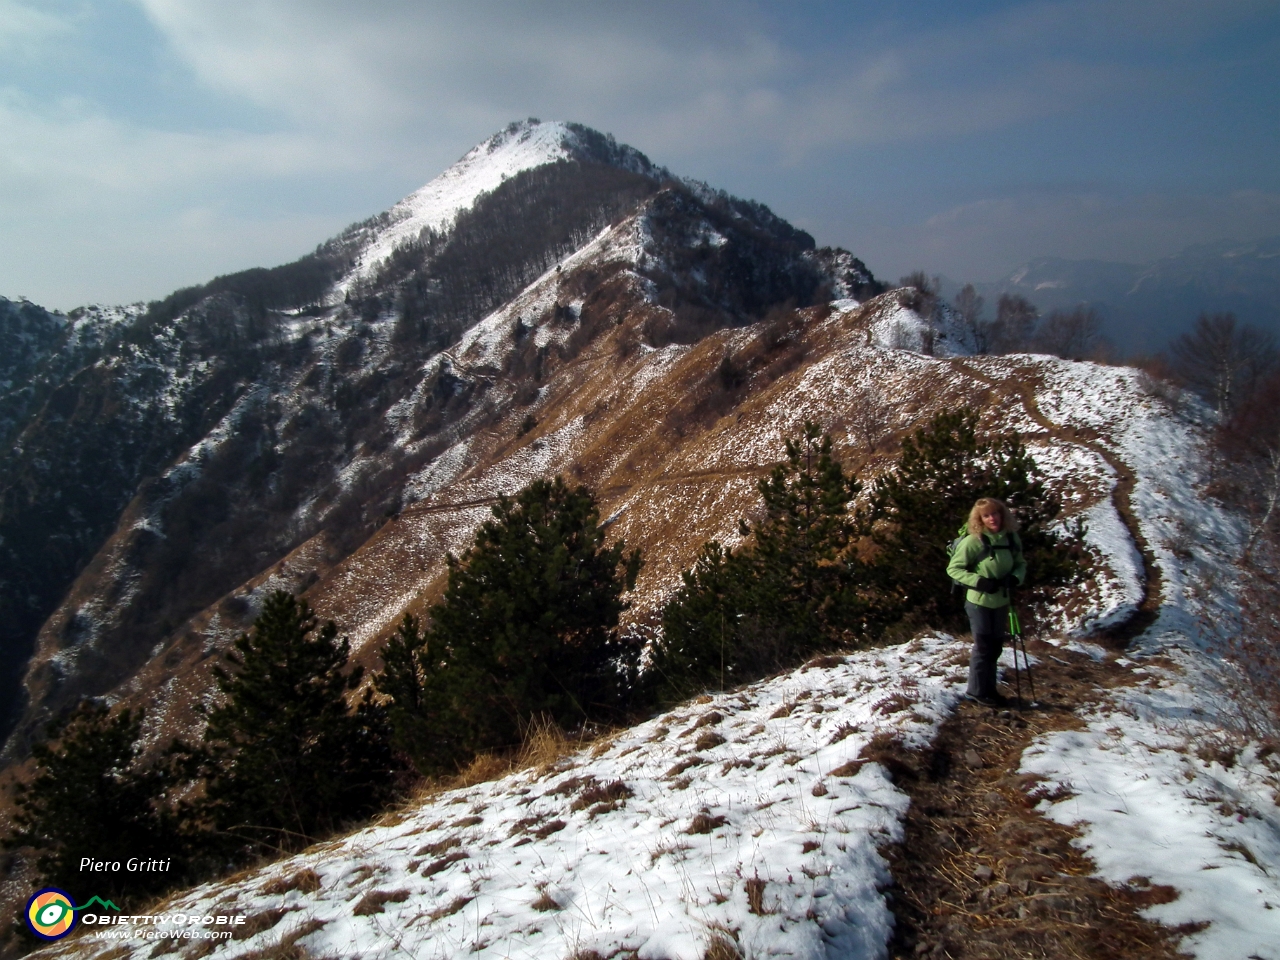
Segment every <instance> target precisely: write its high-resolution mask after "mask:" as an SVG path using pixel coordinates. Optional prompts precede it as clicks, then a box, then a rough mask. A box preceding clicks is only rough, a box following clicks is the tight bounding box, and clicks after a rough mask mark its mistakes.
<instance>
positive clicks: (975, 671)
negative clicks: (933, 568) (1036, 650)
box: [947, 497, 1027, 707]
mask: <svg viewBox="0 0 1280 960" xmlns="http://www.w3.org/2000/svg"><path fill="white" fill-rule="evenodd" d="M967 530H968V532H969V535H968V536H967V537H965V538H964V539H963V540H961V541H960V543H959V545H958V546H957V547H956V549H955V551H954V552H953V553H952V554H951V560H950V562H949V563H948V564H947V574H948V575H949V576H950V577H951V579H952V580H955V581H957V582H959V583H962V584H964V585H965V586H966V587H968V588H969V589H968V591H966V593H965V602H964V609H965V612H966V613H968V614H969V626H970V628H971V629H972V631H973V651H972V653H970V655H969V689H968V691H967V692H966V693H965V698H966V699H968V700H975V701H977V702H978V703H982V704H986V705H987V706H991V707H1002V706H1004V705H1005V703H1007V701H1006V700H1005V698H1004V697H1002V696H1001V695H1000V694H999V693H998V692H997V691H996V666H997V662H998V661H999V659H1000V651H1001V650H1002V649H1003V648H1004V639H1005V636H1006V635H1007V627H1008V623H1009V589H1010V588H1011V587H1016V586H1020V585H1021V584H1022V583H1023V582H1024V581H1025V580H1026V579H1027V562H1026V560H1024V559H1023V556H1022V541H1021V540H1020V539H1019V537H1018V521H1017V519H1016V518H1015V517H1014V515H1013V511H1011V510H1010V509H1009V507H1008V505H1007V504H1006V503H1005V502H1004V501H1003V500H997V499H995V498H994V497H983V498H982V499H980V500H979V501H978V502H977V503H975V504H974V505H973V509H972V510H970V511H969V523H968V525H967Z"/></svg>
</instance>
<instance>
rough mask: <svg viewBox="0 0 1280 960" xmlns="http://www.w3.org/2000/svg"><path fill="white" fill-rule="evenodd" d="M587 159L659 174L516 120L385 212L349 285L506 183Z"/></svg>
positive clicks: (573, 128) (546, 125) (569, 132)
mask: <svg viewBox="0 0 1280 960" xmlns="http://www.w3.org/2000/svg"><path fill="white" fill-rule="evenodd" d="M568 159H590V160H595V161H598V162H607V163H612V164H614V165H615V166H621V167H624V168H626V169H628V170H631V171H633V172H636V173H644V174H647V175H656V174H657V173H658V171H657V170H656V169H655V168H654V167H653V165H652V164H651V163H650V162H649V160H648V158H647V157H645V156H644V154H642V153H640V152H639V151H638V150H635V149H633V148H631V147H627V146H620V145H618V144H617V143H615V142H614V141H613V139H612V137H606V136H605V135H604V134H601V133H597V132H596V131H594V130H591V129H589V128H587V127H583V126H581V125H579V124H576V123H565V122H562V121H545V122H544V121H541V120H535V119H529V120H521V121H518V122H515V123H512V124H510V125H508V126H507V127H506V128H505V129H503V130H501V131H499V132H498V133H495V134H494V135H493V136H492V137H490V138H489V139H487V140H485V141H484V142H483V143H480V144H478V145H477V146H475V147H473V148H472V149H471V150H469V151H468V152H467V153H466V155H465V156H463V157H462V159H461V160H459V161H458V162H457V163H455V164H454V165H453V166H451V167H449V169H447V170H445V171H444V173H442V174H440V175H439V176H438V177H436V178H435V179H434V180H432V181H431V182H430V183H428V184H427V185H426V186H424V187H421V188H419V189H417V190H415V191H414V192H413V193H411V194H409V196H407V197H405V198H404V199H403V200H401V201H400V202H399V203H397V204H396V205H395V206H394V207H392V208H391V209H390V210H389V211H388V217H389V220H390V222H389V224H388V225H387V226H386V227H384V228H382V229H381V230H379V231H378V233H377V234H376V236H375V238H374V239H373V240H372V242H370V243H369V244H368V245H367V246H366V247H365V249H364V251H363V252H362V253H361V254H360V257H359V259H358V261H357V264H356V267H355V269H354V270H353V271H352V273H351V275H350V277H349V278H348V282H350V281H351V280H356V279H360V278H363V277H367V276H370V275H371V274H372V273H374V272H375V271H376V270H377V268H378V267H379V266H380V265H381V264H382V263H384V262H385V261H386V259H387V258H388V257H389V256H391V254H392V253H393V252H394V251H395V249H396V248H397V247H399V246H401V245H402V244H404V243H406V242H408V241H410V240H413V239H416V238H417V237H418V236H419V235H420V234H421V233H422V231H423V230H427V229H429V230H434V231H445V230H447V229H448V228H449V227H450V226H452V224H453V222H454V220H455V219H456V218H457V216H458V214H459V213H461V212H462V211H464V210H467V209H469V208H470V207H471V206H472V205H473V204H474V203H475V202H476V199H477V198H478V197H479V196H480V195H481V194H482V193H485V192H487V191H490V190H494V189H496V188H497V187H499V186H500V185H501V184H502V182H503V181H504V180H506V179H507V178H508V177H512V176H515V175H516V174H518V173H520V172H521V171H524V170H532V169H534V168H535V167H540V166H543V165H544V164H548V163H555V162H556V161H558V160H568Z"/></svg>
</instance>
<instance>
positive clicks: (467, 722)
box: [378, 477, 640, 772]
mask: <svg viewBox="0 0 1280 960" xmlns="http://www.w3.org/2000/svg"><path fill="white" fill-rule="evenodd" d="M624 553H625V546H624V544H622V543H621V542H619V543H616V544H614V545H613V546H612V547H605V545H604V528H603V527H602V526H601V525H600V514H599V510H598V508H597V506H596V501H595V497H594V496H592V494H591V492H590V491H589V490H587V488H586V487H582V486H579V487H577V488H574V489H571V488H570V487H569V486H568V485H567V484H565V482H564V481H563V480H562V479H561V478H560V477H556V478H555V479H554V480H552V481H547V480H537V481H534V482H533V483H532V484H530V485H529V486H528V487H526V488H525V489H524V490H523V491H521V493H520V494H519V495H517V496H516V498H515V499H514V500H513V499H510V498H506V497H504V498H502V500H501V501H500V502H499V503H498V504H497V505H496V506H495V507H494V508H493V519H492V520H488V521H486V522H485V523H483V524H481V526H480V529H479V530H478V531H477V532H476V536H475V542H474V543H473V545H472V546H471V548H470V549H469V550H468V551H467V552H466V554H464V555H463V557H462V559H461V560H458V559H455V558H453V557H450V558H449V582H448V586H447V588H446V591H445V596H444V599H443V600H442V601H441V602H440V603H438V604H436V605H435V606H434V607H432V608H431V611H430V621H431V626H430V628H429V629H428V630H427V631H426V632H425V633H423V632H421V631H420V630H419V626H418V624H417V623H416V621H414V620H413V618H406V620H405V622H404V623H402V624H401V627H400V630H399V631H398V633H397V635H396V637H395V638H393V640H392V641H391V642H390V643H389V644H388V647H387V649H386V651H384V662H385V664H386V669H385V671H384V673H383V674H382V676H381V677H380V678H379V681H378V687H379V690H380V692H382V693H384V694H386V695H388V696H389V697H390V698H391V700H392V706H391V710H390V714H391V719H392V724H393V726H394V728H395V731H396V737H397V742H398V743H399V744H400V745H401V746H402V748H403V749H404V750H405V751H406V752H407V753H408V754H409V756H410V757H411V758H412V759H413V761H414V764H415V765H416V766H417V767H418V769H419V770H421V771H423V772H437V771H439V770H441V769H447V768H448V766H449V765H450V764H451V763H456V762H458V761H461V760H463V759H465V758H466V757H468V756H470V755H471V754H473V753H475V752H476V751H478V750H483V749H489V748H494V747H504V746H508V745H512V744H514V743H516V742H518V741H519V738H520V732H521V729H522V727H523V726H524V725H525V724H527V723H528V722H529V720H530V719H532V718H533V717H536V716H544V717H547V718H549V719H551V720H553V721H554V722H556V723H557V724H559V725H561V726H564V727H573V726H577V725H580V724H581V723H583V722H584V721H586V720H592V719H598V718H602V717H607V716H611V715H613V714H614V713H615V712H616V711H617V710H618V709H619V708H620V707H621V706H622V705H623V703H624V702H625V699H626V696H627V692H628V689H629V687H630V685H631V683H632V682H633V680H634V677H635V673H636V665H637V662H638V657H639V651H638V649H637V646H636V645H635V644H633V643H629V642H626V641H624V640H623V639H621V638H620V637H619V636H618V631H617V624H618V618H619V615H620V614H621V613H622V611H623V610H625V609H626V603H625V602H624V601H623V600H622V594H623V593H624V592H625V591H627V590H630V589H632V588H633V587H634V585H635V578H636V575H637V573H638V572H639V569H640V552H639V551H638V550H637V551H633V552H632V553H631V554H630V555H629V556H625V557H624Z"/></svg>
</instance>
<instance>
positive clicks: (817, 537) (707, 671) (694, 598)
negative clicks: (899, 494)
mask: <svg viewBox="0 0 1280 960" xmlns="http://www.w3.org/2000/svg"><path fill="white" fill-rule="evenodd" d="M819 434H820V430H819V428H818V426H817V425H816V424H814V423H806V424H805V426H804V433H803V435H802V437H801V438H800V439H799V440H788V441H787V444H786V452H787V460H786V462H785V463H782V464H779V465H778V466H776V467H775V468H774V469H773V472H772V473H771V474H770V475H769V477H767V478H766V479H764V480H762V481H760V484H759V490H760V495H761V497H762V498H763V500H764V508H765V517H764V519H763V520H762V521H761V522H759V523H757V524H750V523H748V522H747V521H745V520H744V521H741V526H740V532H741V533H742V535H743V537H744V539H745V540H746V543H745V544H744V546H742V547H741V548H740V549H738V550H737V551H733V550H727V549H725V548H724V547H723V546H721V545H720V544H719V543H716V542H714V541H713V542H710V543H707V544H706V545H704V547H703V550H702V554H701V555H700V556H699V558H698V561H697V563H695V564H694V567H693V569H691V570H689V571H686V572H685V573H684V574H683V575H682V577H683V584H682V585H681V587H680V589H679V590H677V591H676V594H675V596H674V597H672V599H671V601H670V602H669V603H668V604H667V606H666V607H665V608H664V610H663V616H662V625H663V638H662V642H661V643H660V644H659V645H658V646H657V648H656V649H655V651H654V657H653V664H652V667H653V669H652V671H651V676H652V682H653V683H654V684H655V686H656V688H657V693H658V696H659V697H660V698H662V699H668V700H671V699H680V698H682V697H684V696H687V695H689V694H690V693H693V692H695V691H697V690H699V689H702V688H704V687H707V686H713V687H714V686H719V687H723V686H725V685H726V684H731V683H744V682H747V681H749V680H753V679H756V678H758V677H760V676H763V675H765V674H767V673H769V672H770V671H772V670H776V669H779V668H781V667H785V666H788V665H791V664H793V663H797V662H799V661H800V660H802V659H804V657H806V656H808V655H809V654H811V653H813V652H814V651H815V650H817V649H820V648H823V647H831V646H837V645H847V644H850V643H853V642H856V638H857V636H858V635H859V633H860V632H861V631H862V630H863V629H864V627H865V618H866V616H867V615H868V613H869V611H870V606H869V604H868V595H867V593H866V591H865V589H864V586H865V580H866V573H867V571H866V569H865V567H864V565H863V564H862V563H861V561H860V560H859V559H858V556H857V553H856V546H857V542H858V539H859V534H860V527H859V518H858V517H857V516H856V515H854V514H852V513H851V512H850V510H849V505H850V504H851V503H852V501H853V500H854V499H855V498H856V497H857V496H858V493H859V491H860V490H861V485H860V484H859V482H858V481H857V479H855V478H853V477H850V476H848V475H846V474H845V472H844V469H843V467H842V466H841V465H840V463H839V461H837V460H836V459H835V458H834V457H833V456H832V444H831V437H830V436H826V437H823V438H822V439H821V440H819V439H818V438H819Z"/></svg>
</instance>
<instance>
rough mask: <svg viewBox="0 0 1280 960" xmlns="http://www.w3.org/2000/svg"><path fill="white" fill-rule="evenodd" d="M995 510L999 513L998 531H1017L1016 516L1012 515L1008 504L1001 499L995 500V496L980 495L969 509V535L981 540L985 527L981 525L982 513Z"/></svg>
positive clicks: (994, 511)
mask: <svg viewBox="0 0 1280 960" xmlns="http://www.w3.org/2000/svg"><path fill="white" fill-rule="evenodd" d="M997 512H998V513H999V514H1000V532H1001V533H1017V532H1018V518H1017V517H1015V516H1014V515H1013V511H1012V510H1010V509H1009V505H1008V504H1007V503H1005V502H1004V501H1003V500H997V499H996V498H995V497H982V498H980V499H979V500H978V502H977V503H975V504H974V505H973V509H972V510H970V511H969V523H968V530H969V535H970V536H972V537H977V538H978V539H979V540H981V539H982V532H983V531H984V530H985V529H986V527H984V526H983V525H982V517H983V515H984V514H987V513H997Z"/></svg>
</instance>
